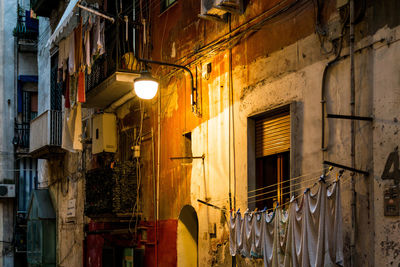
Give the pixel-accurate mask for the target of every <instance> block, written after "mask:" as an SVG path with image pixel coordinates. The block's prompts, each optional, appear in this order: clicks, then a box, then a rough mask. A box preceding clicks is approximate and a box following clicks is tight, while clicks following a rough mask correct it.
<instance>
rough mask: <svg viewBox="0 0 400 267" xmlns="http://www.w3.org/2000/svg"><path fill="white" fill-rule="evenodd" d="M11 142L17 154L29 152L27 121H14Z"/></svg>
mask: <svg viewBox="0 0 400 267" xmlns="http://www.w3.org/2000/svg"><path fill="white" fill-rule="evenodd" d="M13 144H14V147H15V151H16V153H17V154H27V153H28V152H29V123H15V135H14V140H13Z"/></svg>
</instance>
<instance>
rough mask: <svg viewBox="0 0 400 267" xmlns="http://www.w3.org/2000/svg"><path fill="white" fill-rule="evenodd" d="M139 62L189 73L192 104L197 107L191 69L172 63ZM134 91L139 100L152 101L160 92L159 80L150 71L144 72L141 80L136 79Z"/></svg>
mask: <svg viewBox="0 0 400 267" xmlns="http://www.w3.org/2000/svg"><path fill="white" fill-rule="evenodd" d="M138 61H139V62H143V63H145V64H147V63H151V64H158V65H163V66H170V67H174V68H178V69H183V70H184V71H187V72H188V73H189V74H190V79H191V86H192V95H191V102H192V106H193V107H194V106H195V105H197V89H196V87H194V81H193V74H192V72H191V71H190V69H189V68H187V67H185V66H181V65H177V64H172V63H167V62H161V61H154V60H148V59H142V58H138ZM133 83H134V89H135V93H136V95H137V96H138V97H139V98H142V99H152V98H153V97H154V96H155V95H156V94H157V90H158V81H157V79H155V78H153V77H152V76H151V74H150V72H149V71H147V70H146V71H144V72H142V73H141V74H140V77H139V78H136V79H135V80H134V82H133Z"/></svg>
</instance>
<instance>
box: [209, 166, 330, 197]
mask: <svg viewBox="0 0 400 267" xmlns="http://www.w3.org/2000/svg"><path fill="white" fill-rule="evenodd" d="M333 169H334V167H327V168H323V169H321V170H318V171H314V172H309V173H307V174H303V175H300V176H296V177H293V178H291V179H289V180H286V181H283V182H279V183H275V184H271V185H268V186H265V187H261V188H258V189H255V190H251V191H248V194H249V193H254V192H256V191H260V190H263V189H266V188H271V187H274V186H277V185H279V184H283V183H286V182H290V181H294V180H297V179H299V178H301V177H305V176H310V175H311V174H314V173H317V172H318V173H320V172H321V171H325V170H328V172H327V173H326V174H325V177H327V176H328V175H329V174H330V172H331V171H332V170H333ZM320 177H321V176H320V175H314V176H313V177H311V178H308V179H305V180H302V181H301V182H300V183H297V184H294V186H296V185H299V184H303V183H305V182H309V181H312V180H314V179H316V178H320ZM274 191H275V190H274ZM274 191H272V192H274ZM251 197H254V196H251ZM248 198H250V197H248ZM221 200H223V201H226V200H228V198H226V197H224V198H215V199H214V201H221Z"/></svg>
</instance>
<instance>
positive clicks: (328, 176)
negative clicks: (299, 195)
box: [213, 167, 333, 203]
mask: <svg viewBox="0 0 400 267" xmlns="http://www.w3.org/2000/svg"><path fill="white" fill-rule="evenodd" d="M326 169H329V172H328V173H326V174H325V181H329V180H330V179H331V177H330V175H329V173H330V171H331V170H333V168H332V167H328V168H326ZM300 177H304V175H302V176H298V177H294V178H293V179H296V178H297V179H298V178H300ZM318 178H320V176H319V175H318V176H313V177H311V178H308V179H306V180H302V181H299V182H298V183H295V184H291V185H289V186H286V187H284V188H283V189H287V188H290V187H292V186H297V185H301V184H304V183H308V182H310V181H313V180H315V179H318ZM288 181H291V180H286V181H284V182H288ZM284 182H281V183H275V184H273V185H269V186H267V187H264V188H268V187H272V186H276V185H277V184H282V183H284ZM299 190H301V188H297V189H294V190H293V191H299ZM275 191H276V190H273V191H270V192H267V193H272V192H275ZM252 192H255V190H253V191H252ZM288 193H290V192H288ZM263 194H264V193H261V194H260V195H263ZM265 194H266V193H265ZM285 195H286V194H285ZM253 197H254V196H251V197H248V199H249V198H253ZM274 197H276V196H274ZM220 201H222V202H225V201H226V198H219V199H213V202H214V203H215V202H217V203H219V202H220Z"/></svg>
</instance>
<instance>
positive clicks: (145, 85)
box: [133, 78, 158, 99]
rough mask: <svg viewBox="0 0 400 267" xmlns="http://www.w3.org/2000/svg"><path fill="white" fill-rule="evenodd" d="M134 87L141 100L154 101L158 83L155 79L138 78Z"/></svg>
mask: <svg viewBox="0 0 400 267" xmlns="http://www.w3.org/2000/svg"><path fill="white" fill-rule="evenodd" d="M133 87H134V89H135V93H136V95H137V96H138V97H139V98H142V99H152V98H153V97H154V96H155V95H156V94H157V90H158V82H157V81H155V80H154V79H146V78H138V79H136V80H135V82H134V85H133Z"/></svg>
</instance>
